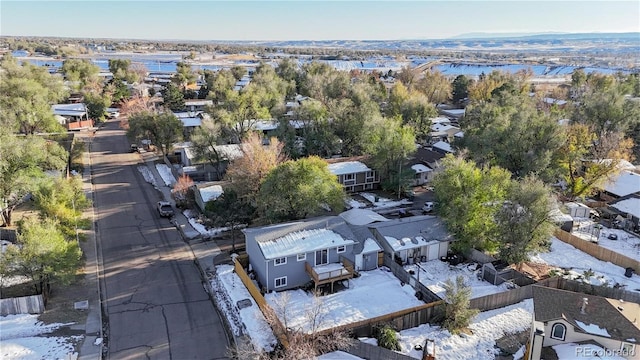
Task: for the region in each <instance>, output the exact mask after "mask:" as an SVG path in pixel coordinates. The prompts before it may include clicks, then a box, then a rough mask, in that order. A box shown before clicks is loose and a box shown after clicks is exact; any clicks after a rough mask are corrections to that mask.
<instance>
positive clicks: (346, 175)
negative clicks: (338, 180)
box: [344, 174, 356, 181]
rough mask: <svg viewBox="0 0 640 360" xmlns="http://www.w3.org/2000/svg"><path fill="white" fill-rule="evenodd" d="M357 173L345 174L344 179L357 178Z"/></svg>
mask: <svg viewBox="0 0 640 360" xmlns="http://www.w3.org/2000/svg"><path fill="white" fill-rule="evenodd" d="M355 179H356V174H344V180H345V181H346V180H355Z"/></svg>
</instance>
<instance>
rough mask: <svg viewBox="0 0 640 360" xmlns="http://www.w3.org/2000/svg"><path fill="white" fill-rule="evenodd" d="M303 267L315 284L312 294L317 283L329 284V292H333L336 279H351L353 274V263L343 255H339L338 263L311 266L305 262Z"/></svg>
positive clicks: (316, 287)
mask: <svg viewBox="0 0 640 360" xmlns="http://www.w3.org/2000/svg"><path fill="white" fill-rule="evenodd" d="M304 267H305V270H306V272H307V273H308V274H309V276H310V277H311V279H313V283H314V285H315V287H314V294H315V293H317V291H318V285H323V284H331V292H333V284H334V283H335V282H336V281H342V280H348V279H351V278H353V276H354V274H355V271H354V267H353V263H352V262H351V261H350V260H349V259H347V258H345V257H340V262H339V263H332V264H326V265H319V266H311V265H309V263H305V264H304ZM347 284H348V282H347ZM347 287H348V286H347Z"/></svg>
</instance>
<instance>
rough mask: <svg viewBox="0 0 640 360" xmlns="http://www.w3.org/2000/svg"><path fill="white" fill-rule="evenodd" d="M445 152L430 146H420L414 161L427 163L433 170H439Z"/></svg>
mask: <svg viewBox="0 0 640 360" xmlns="http://www.w3.org/2000/svg"><path fill="white" fill-rule="evenodd" d="M444 156H445V154H443V153H441V152H438V151H433V150H430V149H428V148H424V147H421V148H418V149H417V150H416V152H415V154H414V157H413V159H414V162H415V163H421V164H424V165H427V166H428V167H429V168H431V169H432V170H437V169H438V168H439V167H440V160H441V159H442V158H443V157H444Z"/></svg>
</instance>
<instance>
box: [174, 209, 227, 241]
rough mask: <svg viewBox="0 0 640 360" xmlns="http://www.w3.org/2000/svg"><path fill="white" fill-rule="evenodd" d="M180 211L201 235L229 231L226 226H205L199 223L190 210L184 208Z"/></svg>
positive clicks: (212, 234)
mask: <svg viewBox="0 0 640 360" xmlns="http://www.w3.org/2000/svg"><path fill="white" fill-rule="evenodd" d="M182 213H183V214H184V216H185V217H186V218H187V219H189V224H191V226H192V227H193V228H194V229H195V230H196V231H197V232H198V233H200V234H201V235H203V236H216V235H218V234H220V233H222V232H225V231H229V228H227V227H221V228H207V227H206V226H204V225H203V224H201V223H199V222H198V219H196V218H194V217H192V216H193V213H192V212H191V211H188V210H185V211H183V212H182Z"/></svg>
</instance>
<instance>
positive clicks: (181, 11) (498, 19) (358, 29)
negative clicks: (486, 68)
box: [0, 0, 640, 41]
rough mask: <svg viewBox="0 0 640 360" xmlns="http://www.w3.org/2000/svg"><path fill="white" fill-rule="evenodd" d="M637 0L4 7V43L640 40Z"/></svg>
mask: <svg viewBox="0 0 640 360" xmlns="http://www.w3.org/2000/svg"><path fill="white" fill-rule="evenodd" d="M638 31H640V1H637V0H636V1H588V0H580V1H578V0H572V1H521V0H502V1H486V0H474V1H456V0H449V1H429V0H423V1H319V0H315V1H314V0H297V1H296V0H291V1H268V0H262V1H239V0H235V1H204V0H203V1H158V0H144V1H89V0H84V1H31V0H20V1H7V0H0V35H3V36H9V35H10V36H53V37H82V38H111V39H150V40H229V41H233V40H270V41H274V40H406V39H443V38H450V37H453V36H457V35H460V34H466V33H477V32H482V33H543V32H569V33H578V32H638Z"/></svg>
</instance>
